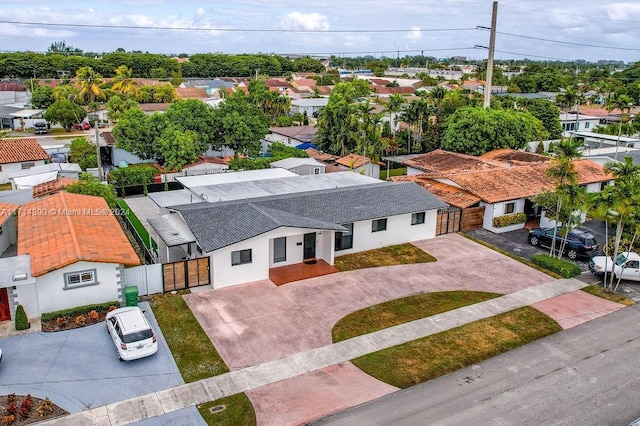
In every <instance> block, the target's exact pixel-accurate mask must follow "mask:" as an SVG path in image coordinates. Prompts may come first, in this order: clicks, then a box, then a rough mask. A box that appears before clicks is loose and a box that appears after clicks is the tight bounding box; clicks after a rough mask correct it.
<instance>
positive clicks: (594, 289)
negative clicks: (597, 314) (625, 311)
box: [581, 284, 636, 306]
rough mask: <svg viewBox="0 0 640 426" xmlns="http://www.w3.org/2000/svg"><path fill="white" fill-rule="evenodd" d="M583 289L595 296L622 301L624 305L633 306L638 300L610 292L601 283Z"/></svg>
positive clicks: (617, 301)
mask: <svg viewBox="0 0 640 426" xmlns="http://www.w3.org/2000/svg"><path fill="white" fill-rule="evenodd" d="M581 290H582V291H586V292H587V293H589V294H593V295H594V296H598V297H602V298H603V299H607V300H610V301H612V302H616V303H621V304H623V305H627V306H631V305H635V303H636V302H634V301H633V300H631V299H629V298H628V297H625V296H623V295H622V294H620V293H610V292H607V291H605V290H604V288H602V287H600V286H599V285H595V284H594V285H590V286H588V287H585V288H582V289H581Z"/></svg>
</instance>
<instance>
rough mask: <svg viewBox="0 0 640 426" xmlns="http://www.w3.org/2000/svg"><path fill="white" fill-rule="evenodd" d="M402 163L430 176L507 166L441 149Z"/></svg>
mask: <svg viewBox="0 0 640 426" xmlns="http://www.w3.org/2000/svg"><path fill="white" fill-rule="evenodd" d="M404 164H405V165H407V166H409V167H413V168H415V169H419V170H422V171H424V172H425V174H427V175H430V176H441V175H449V174H454V173H467V172H477V171H483V170H492V169H503V168H506V167H508V165H506V164H504V163H501V162H499V161H493V160H490V159H482V158H479V157H474V156H473V155H467V154H459V153H456V152H449V151H444V150H441V149H437V150H435V151H431V152H428V153H426V154H422V155H418V156H417V157H413V158H412V159H410V160H407V161H405V162H404Z"/></svg>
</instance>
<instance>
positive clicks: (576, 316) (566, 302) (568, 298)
mask: <svg viewBox="0 0 640 426" xmlns="http://www.w3.org/2000/svg"><path fill="white" fill-rule="evenodd" d="M532 306H533V307H534V308H536V309H537V310H539V311H540V312H542V313H543V314H545V315H548V316H550V317H551V318H553V319H554V320H555V321H556V322H557V323H558V324H560V326H561V327H562V328H563V329H565V330H566V329H567V328H572V327H575V326H577V325H580V324H584V323H585V322H587V321H591V320H593V319H596V318H599V317H601V316H604V315H607V314H610V313H612V312H615V311H617V310H619V309H622V308H624V307H625V305H622V304H620V303H615V302H611V301H610V300H606V299H603V298H601V297H598V296H594V295H592V294H589V293H587V292H585V291H582V290H578V291H574V292H571V293H567V294H563V295H562V296H557V297H554V298H552V299H547V300H543V301H542V302H538V303H536V304H534V305H532Z"/></svg>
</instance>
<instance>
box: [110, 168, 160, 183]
mask: <svg viewBox="0 0 640 426" xmlns="http://www.w3.org/2000/svg"><path fill="white" fill-rule="evenodd" d="M157 173H158V169H156V168H155V167H153V166H152V165H150V164H133V165H130V166H129V167H124V168H121V169H115V170H111V171H110V172H109V177H108V180H109V183H111V184H112V185H113V186H129V185H145V184H149V183H153V179H154V177H155V175H156V174H157Z"/></svg>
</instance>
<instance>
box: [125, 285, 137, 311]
mask: <svg viewBox="0 0 640 426" xmlns="http://www.w3.org/2000/svg"><path fill="white" fill-rule="evenodd" d="M124 301H125V305H126V306H138V287H136V286H135V285H134V286H130V287H125V288H124Z"/></svg>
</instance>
